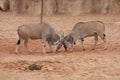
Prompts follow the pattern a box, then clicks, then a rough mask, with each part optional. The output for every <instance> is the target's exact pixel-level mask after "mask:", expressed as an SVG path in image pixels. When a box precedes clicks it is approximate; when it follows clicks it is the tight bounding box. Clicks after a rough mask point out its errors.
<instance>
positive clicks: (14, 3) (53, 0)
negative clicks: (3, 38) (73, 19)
mask: <svg viewBox="0 0 120 80" xmlns="http://www.w3.org/2000/svg"><path fill="white" fill-rule="evenodd" d="M40 3H41V0H0V10H2V11H11V12H15V13H19V14H30V15H39V14H40V13H41V10H40V6H41V5H40ZM85 13H91V14H92V13H97V14H119V13H120V0H44V15H56V14H67V15H68V14H70V15H79V14H85Z"/></svg>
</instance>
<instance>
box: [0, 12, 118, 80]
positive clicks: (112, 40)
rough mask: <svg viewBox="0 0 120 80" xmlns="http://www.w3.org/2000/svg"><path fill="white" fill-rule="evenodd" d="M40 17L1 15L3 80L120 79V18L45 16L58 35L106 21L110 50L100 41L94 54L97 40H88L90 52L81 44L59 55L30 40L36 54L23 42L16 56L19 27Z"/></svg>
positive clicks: (0, 60) (112, 16) (0, 54)
mask: <svg viewBox="0 0 120 80" xmlns="http://www.w3.org/2000/svg"><path fill="white" fill-rule="evenodd" d="M39 18H40V17H39V16H26V15H13V14H12V13H3V12H0V80H120V15H95V14H89V15H88V14H82V15H78V16H68V15H66V16H65V15H64V16H61V15H57V16H47V17H44V22H46V23H48V24H50V25H51V26H52V27H53V28H54V29H55V31H57V33H58V34H60V33H61V31H64V32H65V34H68V33H69V32H70V30H71V29H72V27H73V26H74V25H75V23H77V22H80V21H98V20H99V21H102V22H104V23H105V25H106V35H107V47H108V49H107V50H103V42H102V40H101V39H100V38H99V42H98V45H97V47H96V49H95V50H94V51H91V47H93V45H94V39H93V38H86V39H85V47H86V51H82V49H81V44H80V42H79V41H78V42H77V44H76V45H75V48H74V50H73V52H72V53H69V52H65V51H64V49H63V48H61V49H60V50H59V51H58V52H56V53H49V48H48V46H47V47H46V50H47V53H46V54H43V53H42V48H41V41H40V40H34V41H32V40H30V41H29V45H28V46H29V47H30V48H31V49H32V53H27V51H26V48H25V47H24V45H23V43H22V44H21V46H20V49H19V54H17V55H16V54H15V53H14V51H15V47H16V45H15V44H16V41H17V39H18V36H17V33H16V29H17V27H18V26H19V25H23V24H29V23H38V22H40V20H39ZM31 64H37V65H42V68H41V70H33V71H31V70H29V69H28V66H29V65H31Z"/></svg>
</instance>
